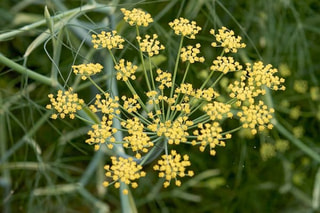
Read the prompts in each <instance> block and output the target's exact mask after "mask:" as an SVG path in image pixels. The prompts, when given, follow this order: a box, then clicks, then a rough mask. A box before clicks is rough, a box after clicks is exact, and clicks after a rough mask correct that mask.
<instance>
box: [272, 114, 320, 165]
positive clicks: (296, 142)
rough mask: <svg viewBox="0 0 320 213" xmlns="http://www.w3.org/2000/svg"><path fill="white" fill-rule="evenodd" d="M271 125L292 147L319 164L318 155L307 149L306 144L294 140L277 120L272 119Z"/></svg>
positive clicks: (319, 156)
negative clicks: (295, 147)
mask: <svg viewBox="0 0 320 213" xmlns="http://www.w3.org/2000/svg"><path fill="white" fill-rule="evenodd" d="M272 124H273V125H274V126H275V127H276V128H277V129H278V131H279V132H280V133H281V134H282V135H284V136H285V137H286V138H288V139H289V140H290V141H291V142H292V143H293V144H294V145H296V146H297V147H299V149H300V150H301V151H303V152H304V153H306V154H307V155H309V156H310V157H311V158H312V159H314V160H315V161H317V162H318V163H320V155H319V154H318V153H317V152H315V151H314V150H313V149H312V148H310V147H308V146H307V145H306V144H304V143H303V142H302V141H301V140H299V139H298V138H296V137H295V136H294V135H293V134H292V133H291V132H289V131H288V130H287V129H286V128H285V127H284V126H282V124H280V123H279V122H277V120H275V119H273V120H272Z"/></svg>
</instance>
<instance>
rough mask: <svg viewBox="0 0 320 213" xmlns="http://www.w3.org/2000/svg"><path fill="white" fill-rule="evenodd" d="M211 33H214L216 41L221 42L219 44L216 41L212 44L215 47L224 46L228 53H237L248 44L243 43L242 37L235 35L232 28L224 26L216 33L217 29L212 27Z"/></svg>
mask: <svg viewBox="0 0 320 213" xmlns="http://www.w3.org/2000/svg"><path fill="white" fill-rule="evenodd" d="M210 34H212V35H213V36H214V37H215V38H216V41H217V42H218V43H219V44H220V45H218V44H217V43H216V42H212V43H211V46H213V47H219V46H221V47H223V48H224V51H225V52H226V53H228V52H233V53H236V52H237V51H238V49H240V48H245V47H246V44H244V43H241V39H242V38H241V37H240V36H237V37H236V36H235V35H234V32H233V31H232V30H229V29H227V28H226V27H222V28H221V29H219V30H218V33H215V30H213V29H211V30H210Z"/></svg>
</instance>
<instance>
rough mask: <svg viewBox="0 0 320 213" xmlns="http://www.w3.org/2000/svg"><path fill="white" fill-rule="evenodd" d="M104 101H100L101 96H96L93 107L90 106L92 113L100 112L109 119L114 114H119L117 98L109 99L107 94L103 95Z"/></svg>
mask: <svg viewBox="0 0 320 213" xmlns="http://www.w3.org/2000/svg"><path fill="white" fill-rule="evenodd" d="M104 96H105V99H102V97H101V95H99V94H97V95H96V101H95V102H94V104H93V105H90V107H89V108H90V109H91V111H92V112H94V113H96V112H102V113H103V114H105V115H108V118H109V119H112V118H113V115H114V114H120V110H119V109H118V108H119V103H118V101H119V98H118V97H117V96H116V97H114V98H112V97H111V95H110V94H109V93H104Z"/></svg>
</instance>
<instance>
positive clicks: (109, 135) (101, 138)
mask: <svg viewBox="0 0 320 213" xmlns="http://www.w3.org/2000/svg"><path fill="white" fill-rule="evenodd" d="M91 128H92V130H89V131H88V135H89V136H90V138H89V139H87V140H86V141H85V142H86V143H88V144H90V145H92V144H94V145H95V150H98V149H99V148H100V145H101V144H104V143H106V142H107V143H108V144H107V147H108V148H109V149H112V148H113V143H114V142H115V141H116V139H115V138H114V137H113V134H114V133H116V132H117V129H116V128H113V127H112V120H111V119H108V118H107V117H106V116H103V117H102V120H101V122H100V123H99V124H93V125H92V126H91Z"/></svg>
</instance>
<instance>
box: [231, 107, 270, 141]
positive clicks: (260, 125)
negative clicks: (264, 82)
mask: <svg viewBox="0 0 320 213" xmlns="http://www.w3.org/2000/svg"><path fill="white" fill-rule="evenodd" d="M272 113H274V109H273V108H270V109H268V106H267V105H264V103H263V101H259V104H258V105H254V104H252V105H250V106H249V107H247V106H243V107H242V111H240V112H238V113H237V116H239V117H240V121H241V122H242V127H243V128H249V129H251V133H252V134H253V135H255V134H257V132H258V131H257V129H258V130H259V131H262V130H264V129H265V127H267V128H268V129H272V128H273V125H272V124H271V123H270V121H271V119H272ZM256 128H257V129H256Z"/></svg>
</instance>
